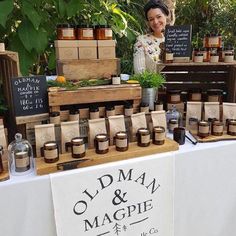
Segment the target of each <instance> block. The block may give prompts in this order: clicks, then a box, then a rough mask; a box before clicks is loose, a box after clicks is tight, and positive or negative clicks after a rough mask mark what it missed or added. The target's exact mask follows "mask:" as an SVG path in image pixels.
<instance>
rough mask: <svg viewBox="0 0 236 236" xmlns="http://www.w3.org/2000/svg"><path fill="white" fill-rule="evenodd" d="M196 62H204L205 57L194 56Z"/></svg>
mask: <svg viewBox="0 0 236 236" xmlns="http://www.w3.org/2000/svg"><path fill="white" fill-rule="evenodd" d="M194 62H203V56H194Z"/></svg>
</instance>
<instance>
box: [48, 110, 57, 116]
mask: <svg viewBox="0 0 236 236" xmlns="http://www.w3.org/2000/svg"><path fill="white" fill-rule="evenodd" d="M49 115H50V117H56V116H60V112H59V111H53V112H50V114H49Z"/></svg>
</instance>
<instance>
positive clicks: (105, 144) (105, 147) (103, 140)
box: [94, 134, 109, 154]
mask: <svg viewBox="0 0 236 236" xmlns="http://www.w3.org/2000/svg"><path fill="white" fill-rule="evenodd" d="M94 146H95V148H96V153H97V154H106V153H108V151H109V138H108V135H107V134H97V135H96V136H95V139H94Z"/></svg>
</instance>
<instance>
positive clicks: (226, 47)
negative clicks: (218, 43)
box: [224, 45, 234, 51]
mask: <svg viewBox="0 0 236 236" xmlns="http://www.w3.org/2000/svg"><path fill="white" fill-rule="evenodd" d="M224 50H225V51H226V50H234V47H233V46H232V45H227V46H224Z"/></svg>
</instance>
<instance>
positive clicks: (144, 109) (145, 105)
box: [140, 102, 149, 113]
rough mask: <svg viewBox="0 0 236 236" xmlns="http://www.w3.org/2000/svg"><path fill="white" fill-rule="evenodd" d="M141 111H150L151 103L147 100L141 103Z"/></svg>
mask: <svg viewBox="0 0 236 236" xmlns="http://www.w3.org/2000/svg"><path fill="white" fill-rule="evenodd" d="M140 112H145V113H149V104H148V103H146V102H141V103H140Z"/></svg>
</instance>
